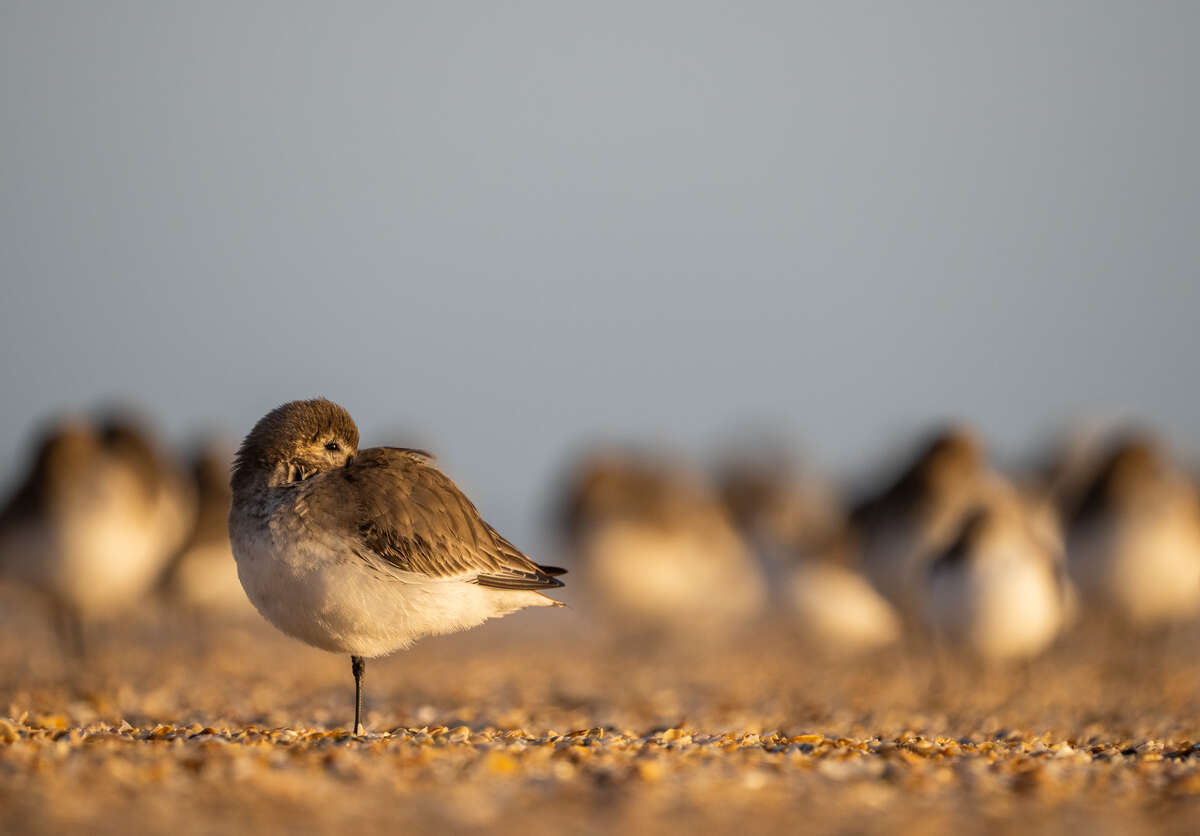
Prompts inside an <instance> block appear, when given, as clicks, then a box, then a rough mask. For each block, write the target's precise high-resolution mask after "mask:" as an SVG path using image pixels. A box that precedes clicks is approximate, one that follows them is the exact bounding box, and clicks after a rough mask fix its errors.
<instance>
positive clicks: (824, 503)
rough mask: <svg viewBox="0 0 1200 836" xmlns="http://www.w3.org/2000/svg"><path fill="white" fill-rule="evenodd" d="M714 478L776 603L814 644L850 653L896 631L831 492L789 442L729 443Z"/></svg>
mask: <svg viewBox="0 0 1200 836" xmlns="http://www.w3.org/2000/svg"><path fill="white" fill-rule="evenodd" d="M715 472H716V481H717V484H718V486H719V489H720V493H721V497H722V499H723V500H724V502H725V505H726V507H727V508H728V509H729V511H730V515H731V516H732V518H733V519H734V520H735V521H736V523H737V525H738V527H739V528H740V529H741V531H742V533H743V535H744V536H745V538H746V541H747V542H748V543H749V544H750V545H751V546H752V547H753V548H754V550H755V551H756V553H757V554H758V555H759V557H760V560H761V562H762V563H763V565H764V568H765V570H766V573H767V577H768V578H769V579H770V581H771V588H772V591H773V592H774V598H775V599H776V603H777V605H778V606H779V607H780V608H781V609H782V610H783V611H784V613H785V615H786V617H787V618H788V619H790V620H791V621H792V622H794V623H795V625H796V626H797V628H798V630H799V631H800V633H801V634H802V635H803V636H805V637H806V638H807V639H809V640H810V641H811V642H812V644H814V645H815V646H816V647H817V648H818V649H823V650H826V651H830V652H836V653H856V652H866V651H870V650H874V649H877V648H880V647H883V646H886V645H888V644H890V643H892V642H893V641H895V640H896V639H897V638H899V635H900V623H899V619H898V618H897V616H896V614H895V612H894V610H893V608H892V606H891V605H890V604H889V603H888V602H887V601H886V600H885V599H884V598H883V596H881V595H880V594H879V593H878V592H877V591H876V590H875V589H874V587H872V586H871V584H870V583H869V582H868V581H867V579H866V578H865V577H864V576H863V575H862V572H861V571H860V566H859V561H858V554H857V552H856V550H855V549H854V544H853V541H852V540H851V538H850V537H849V532H848V530H847V520H846V514H845V511H844V506H843V504H842V501H841V498H840V496H839V495H838V492H837V490H836V488H835V487H834V485H833V484H832V483H831V481H830V480H828V479H826V478H823V477H822V476H819V475H817V474H816V473H815V472H813V471H812V470H811V469H805V468H804V467H803V466H801V465H800V464H799V462H798V459H797V456H796V455H795V454H794V453H793V451H792V450H791V449H790V447H789V446H788V445H787V444H786V443H785V442H783V441H781V440H779V439H769V438H763V439H759V440H758V441H749V442H746V441H743V442H738V443H736V444H732V445H730V446H728V447H727V448H726V449H724V450H723V451H722V453H721V454H720V456H719V457H718V461H717V464H716V466H715Z"/></svg>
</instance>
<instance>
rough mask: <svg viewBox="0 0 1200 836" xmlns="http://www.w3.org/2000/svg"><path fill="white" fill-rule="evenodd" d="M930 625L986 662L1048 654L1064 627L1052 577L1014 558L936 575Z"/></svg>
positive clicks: (928, 607)
mask: <svg viewBox="0 0 1200 836" xmlns="http://www.w3.org/2000/svg"><path fill="white" fill-rule="evenodd" d="M926 620H927V622H928V624H929V626H930V627H931V628H932V629H933V630H934V631H935V632H936V633H938V634H940V635H942V636H943V637H945V638H948V639H950V640H951V641H954V642H956V643H958V644H960V645H961V646H963V647H965V648H966V649H968V650H970V651H971V652H973V653H975V654H977V655H978V656H980V657H983V658H985V659H995V660H1003V659H1022V658H1029V657H1031V656H1034V655H1036V654H1038V653H1039V652H1041V651H1042V650H1044V649H1045V648H1046V647H1047V646H1048V645H1049V644H1050V643H1051V642H1052V641H1053V640H1054V638H1055V637H1056V636H1057V634H1058V631H1059V629H1060V628H1061V626H1062V622H1063V614H1062V601H1061V600H1060V595H1059V593H1058V590H1057V587H1056V585H1055V582H1054V577H1053V575H1052V573H1051V572H1050V571H1049V570H1048V569H1047V567H1046V566H1044V565H1042V564H1041V563H1039V562H1038V561H1036V560H1027V559H1022V558H1020V557H1017V556H1013V557H1012V558H1011V559H1004V558H1000V559H995V560H990V561H986V562H984V563H982V564H981V565H980V564H972V565H968V566H964V567H959V568H957V569H955V570H950V571H944V572H938V573H935V574H934V576H933V578H932V579H931V581H930V587H929V590H928V597H927V604H926Z"/></svg>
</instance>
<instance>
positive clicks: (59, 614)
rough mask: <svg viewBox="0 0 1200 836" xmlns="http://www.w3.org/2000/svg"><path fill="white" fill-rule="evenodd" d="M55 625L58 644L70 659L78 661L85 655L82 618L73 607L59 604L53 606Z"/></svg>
mask: <svg viewBox="0 0 1200 836" xmlns="http://www.w3.org/2000/svg"><path fill="white" fill-rule="evenodd" d="M55 626H56V627H57V628H58V641H59V646H60V647H61V648H62V649H63V651H64V652H65V654H66V655H67V656H69V657H70V658H71V660H72V661H75V662H80V661H82V660H83V658H84V656H85V655H86V647H85V646H84V643H83V620H82V619H81V618H80V617H79V613H78V612H76V611H75V609H74V608H73V607H70V606H67V605H66V604H59V605H57V607H56V608H55Z"/></svg>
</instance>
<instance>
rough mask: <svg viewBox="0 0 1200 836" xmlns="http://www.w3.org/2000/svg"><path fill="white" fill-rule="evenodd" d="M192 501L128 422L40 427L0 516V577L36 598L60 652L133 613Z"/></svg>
mask: <svg viewBox="0 0 1200 836" xmlns="http://www.w3.org/2000/svg"><path fill="white" fill-rule="evenodd" d="M192 513H193V509H192V496H191V493H190V490H189V488H188V486H187V483H186V482H185V480H184V479H183V478H182V477H181V475H180V474H179V472H178V470H177V468H176V467H175V465H174V463H173V461H172V460H171V459H170V457H169V455H168V454H167V453H166V452H165V451H164V450H163V449H162V448H161V447H160V446H159V443H158V441H157V439H156V438H155V437H154V435H153V433H152V431H151V430H149V429H148V427H146V426H144V425H142V424H141V423H139V422H138V421H137V420H135V419H132V418H130V417H129V416H127V415H118V414H112V415H108V416H106V417H104V418H102V419H101V420H100V421H99V422H96V421H92V420H90V419H87V418H81V417H80V418H69V419H63V420H59V421H56V422H53V423H51V424H49V425H48V426H47V427H46V428H45V429H44V430H43V432H42V436H41V438H40V440H39V441H38V442H37V444H36V447H35V452H34V455H33V457H32V461H31V463H30V465H29V468H28V470H27V472H26V474H25V476H24V478H23V479H22V480H21V482H20V484H19V486H18V487H17V489H16V491H15V493H14V495H13V496H12V498H11V499H10V500H9V501H8V504H7V506H6V507H5V509H4V511H3V512H2V514H0V572H2V573H3V575H4V576H5V577H7V578H9V579H12V580H16V581H19V582H22V583H24V584H27V585H28V586H29V587H31V588H32V589H33V590H36V591H37V592H39V593H41V594H43V595H44V596H45V597H46V598H47V599H48V600H49V601H50V603H51V604H52V606H53V608H54V610H55V612H56V614H57V618H58V627H59V632H60V637H61V639H62V641H63V644H64V647H65V648H66V649H68V650H70V651H72V652H74V653H76V654H82V652H83V633H82V622H85V621H93V620H103V619H109V618H115V617H117V616H119V615H121V614H122V613H124V612H125V611H127V610H128V609H130V608H132V607H135V606H136V605H137V603H138V602H139V601H140V600H141V599H142V598H143V597H144V596H145V594H146V593H147V591H148V590H149V589H150V588H151V587H152V586H153V585H154V583H155V582H156V581H157V580H158V578H159V576H160V573H161V572H162V570H163V567H164V566H165V564H166V561H167V559H168V558H169V557H170V555H171V554H172V553H173V552H174V551H175V550H176V549H177V548H178V547H179V544H180V543H181V542H182V540H183V537H184V535H185V534H186V531H187V528H188V527H189V526H190V524H191V516H192Z"/></svg>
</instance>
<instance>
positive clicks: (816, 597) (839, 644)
mask: <svg viewBox="0 0 1200 836" xmlns="http://www.w3.org/2000/svg"><path fill="white" fill-rule="evenodd" d="M786 594H787V598H788V603H789V604H790V605H791V609H792V612H793V614H794V615H795V617H796V619H797V620H798V622H799V623H800V625H801V627H802V628H803V629H804V631H805V632H806V633H807V634H808V635H809V636H811V637H812V638H813V639H815V640H816V641H817V642H819V643H820V644H822V645H824V646H826V647H828V648H829V649H831V650H839V651H844V652H864V651H868V650H873V649H875V648H878V647H882V646H884V645H887V644H890V643H891V642H893V641H895V640H896V639H897V638H899V636H900V620H899V619H898V618H897V616H896V613H895V611H894V610H893V609H892V607H891V605H890V604H888V602H887V601H886V600H885V599H884V598H883V596H881V595H880V594H879V593H878V592H876V591H875V588H874V587H872V586H871V584H870V583H868V582H867V580H866V578H864V577H863V576H862V575H860V574H858V573H857V572H855V571H853V570H851V569H847V568H846V567H844V566H836V565H832V564H825V563H805V564H801V565H800V566H798V567H797V568H796V569H795V570H794V571H793V572H792V574H791V576H790V577H789V578H788V581H787V588H786Z"/></svg>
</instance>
